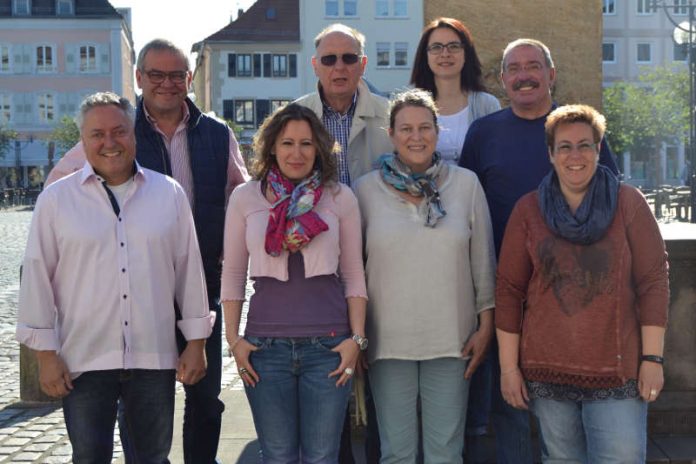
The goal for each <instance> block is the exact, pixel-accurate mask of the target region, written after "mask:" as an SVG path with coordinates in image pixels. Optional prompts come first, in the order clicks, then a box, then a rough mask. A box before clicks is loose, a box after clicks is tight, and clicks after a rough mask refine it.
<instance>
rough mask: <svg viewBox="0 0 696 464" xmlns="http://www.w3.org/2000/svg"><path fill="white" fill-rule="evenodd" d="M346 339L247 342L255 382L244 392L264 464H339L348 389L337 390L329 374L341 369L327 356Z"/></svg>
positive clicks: (337, 361) (337, 360)
mask: <svg viewBox="0 0 696 464" xmlns="http://www.w3.org/2000/svg"><path fill="white" fill-rule="evenodd" d="M346 338H348V337H347V336H345V335H342V336H336V337H307V338H270V337H252V336H247V337H246V340H247V341H248V342H249V343H251V344H252V345H254V346H256V347H257V348H259V350H258V351H254V352H252V353H251V355H250V362H251V365H252V366H253V367H254V369H255V370H256V372H257V373H258V375H259V382H258V383H257V384H256V387H248V386H247V387H245V390H246V394H247V399H248V400H249V406H250V407H251V413H252V415H253V417H254V426H255V427H256V433H257V435H258V438H259V444H260V445H261V454H262V456H263V462H264V463H266V464H293V463H299V462H302V463H317V464H319V463H321V464H334V463H337V462H338V451H339V445H340V440H341V429H342V427H343V419H344V417H345V414H346V407H347V405H348V399H349V397H350V393H351V383H350V382H349V383H348V384H346V385H344V386H342V387H336V380H338V378H337V377H329V372H331V371H333V370H334V369H336V368H337V367H338V365H339V364H340V356H339V354H338V353H335V352H333V351H331V350H332V349H333V348H335V347H336V346H338V344H339V343H341V342H342V341H343V340H345V339H346Z"/></svg>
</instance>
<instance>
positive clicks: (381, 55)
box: [377, 42, 391, 66]
mask: <svg viewBox="0 0 696 464" xmlns="http://www.w3.org/2000/svg"><path fill="white" fill-rule="evenodd" d="M390 48H391V47H390V44H389V42H377V66H389V49H390Z"/></svg>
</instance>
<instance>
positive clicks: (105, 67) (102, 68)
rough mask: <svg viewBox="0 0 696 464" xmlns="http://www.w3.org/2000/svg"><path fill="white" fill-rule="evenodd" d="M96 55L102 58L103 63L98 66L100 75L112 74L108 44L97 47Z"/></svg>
mask: <svg viewBox="0 0 696 464" xmlns="http://www.w3.org/2000/svg"><path fill="white" fill-rule="evenodd" d="M94 53H95V54H96V55H97V56H100V57H101V61H100V62H99V64H98V65H97V69H98V70H99V72H100V73H108V72H110V70H111V67H110V66H109V59H110V58H109V45H108V44H102V45H96V46H95V50H94ZM95 58H96V57H95Z"/></svg>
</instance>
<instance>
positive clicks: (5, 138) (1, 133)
mask: <svg viewBox="0 0 696 464" xmlns="http://www.w3.org/2000/svg"><path fill="white" fill-rule="evenodd" d="M16 138H17V132H15V131H13V130H11V129H7V128H5V127H3V126H0V158H4V157H5V154H6V153H7V152H8V151H9V150H10V145H11V143H12V141H14V140H15V139H16Z"/></svg>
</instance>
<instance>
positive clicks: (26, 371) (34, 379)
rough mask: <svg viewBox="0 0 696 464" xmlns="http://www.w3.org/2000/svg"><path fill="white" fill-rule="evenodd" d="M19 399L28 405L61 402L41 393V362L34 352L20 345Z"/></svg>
mask: <svg viewBox="0 0 696 464" xmlns="http://www.w3.org/2000/svg"><path fill="white" fill-rule="evenodd" d="M19 399H20V400H22V401H23V402H27V403H38V404H39V405H41V404H43V403H48V402H53V401H59V400H57V399H56V398H51V397H50V396H48V395H46V394H45V393H44V392H42V391H41V386H40V384H39V362H38V360H37V359H36V353H34V350H32V349H30V348H27V347H26V346H24V345H19Z"/></svg>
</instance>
